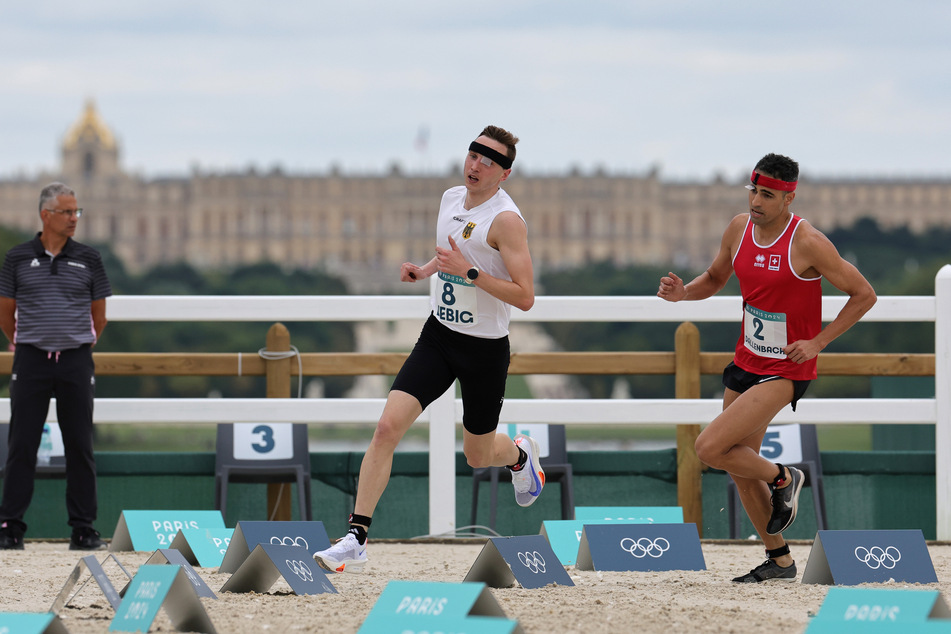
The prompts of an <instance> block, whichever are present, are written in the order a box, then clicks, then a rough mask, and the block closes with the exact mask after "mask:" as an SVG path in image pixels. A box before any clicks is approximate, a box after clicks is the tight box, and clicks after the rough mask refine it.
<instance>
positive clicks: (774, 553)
mask: <svg viewBox="0 0 951 634" xmlns="http://www.w3.org/2000/svg"><path fill="white" fill-rule="evenodd" d="M788 554H789V544H783V545H782V546H780V547H779V548H774V549H772V550H770V549H768V548H767V549H766V557H767V558H769V559H777V558H779V557H782V556H783V555H788Z"/></svg>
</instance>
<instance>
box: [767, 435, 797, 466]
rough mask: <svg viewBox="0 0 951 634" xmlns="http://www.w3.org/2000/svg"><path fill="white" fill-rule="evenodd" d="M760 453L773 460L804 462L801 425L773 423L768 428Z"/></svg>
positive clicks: (791, 462) (789, 462)
mask: <svg viewBox="0 0 951 634" xmlns="http://www.w3.org/2000/svg"><path fill="white" fill-rule="evenodd" d="M759 455H761V456H763V457H764V458H766V459H767V460H770V461H772V462H779V463H783V464H787V463H788V464H796V463H797V462H802V436H801V434H800V430H799V425H771V426H769V427H767V428H766V435H765V436H763V444H762V445H760V448H759Z"/></svg>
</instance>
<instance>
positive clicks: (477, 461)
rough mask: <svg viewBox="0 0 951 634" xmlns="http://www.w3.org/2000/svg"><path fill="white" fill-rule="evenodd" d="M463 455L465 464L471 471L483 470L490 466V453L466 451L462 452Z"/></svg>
mask: <svg viewBox="0 0 951 634" xmlns="http://www.w3.org/2000/svg"><path fill="white" fill-rule="evenodd" d="M464 453H465V455H466V464H468V465H469V466H470V467H472V468H473V469H483V468H485V467H491V466H492V452H487V451H476V450H473V449H468V450H466V451H464Z"/></svg>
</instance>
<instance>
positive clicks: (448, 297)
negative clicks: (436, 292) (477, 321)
mask: <svg viewBox="0 0 951 634" xmlns="http://www.w3.org/2000/svg"><path fill="white" fill-rule="evenodd" d="M453 290H454V287H453V285H452V284H450V283H449V282H446V283H445V284H443V285H442V303H443V304H444V305H446V306H452V305H453V304H455V303H456V296H455V295H454V294H453Z"/></svg>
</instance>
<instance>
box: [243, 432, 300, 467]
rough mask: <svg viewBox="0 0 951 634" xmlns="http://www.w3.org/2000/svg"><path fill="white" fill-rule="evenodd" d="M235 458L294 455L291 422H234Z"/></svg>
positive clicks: (267, 457)
mask: <svg viewBox="0 0 951 634" xmlns="http://www.w3.org/2000/svg"><path fill="white" fill-rule="evenodd" d="M234 457H235V459H236V460H289V459H290V458H293V457H294V442H293V430H292V423H235V424H234Z"/></svg>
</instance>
